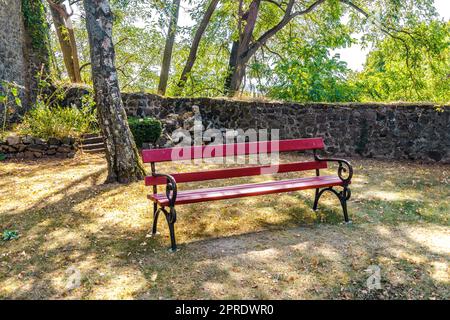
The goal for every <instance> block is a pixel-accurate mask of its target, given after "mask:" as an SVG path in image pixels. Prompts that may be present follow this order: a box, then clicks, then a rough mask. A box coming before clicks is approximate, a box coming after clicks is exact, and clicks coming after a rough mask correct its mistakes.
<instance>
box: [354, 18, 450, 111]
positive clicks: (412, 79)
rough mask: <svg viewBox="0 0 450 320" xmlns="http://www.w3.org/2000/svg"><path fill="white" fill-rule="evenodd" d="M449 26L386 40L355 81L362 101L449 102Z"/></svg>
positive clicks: (434, 26) (436, 23)
mask: <svg viewBox="0 0 450 320" xmlns="http://www.w3.org/2000/svg"><path fill="white" fill-rule="evenodd" d="M449 35H450V22H447V23H444V22H440V21H434V22H432V23H430V24H423V23H421V24H418V25H416V26H415V27H414V28H412V29H409V30H405V31H404V32H403V33H402V34H401V35H399V38H390V37H386V39H384V40H383V41H381V42H380V43H379V44H378V46H377V47H376V49H375V50H373V51H372V52H370V53H369V55H368V58H367V62H366V66H365V68H364V70H363V71H362V72H361V73H360V74H358V75H357V76H356V78H355V79H354V81H355V84H356V85H357V86H358V87H359V88H360V89H361V91H362V99H363V100H372V101H399V100H402V101H432V102H437V103H448V102H450V77H449V75H450V46H449V44H450V36H449Z"/></svg>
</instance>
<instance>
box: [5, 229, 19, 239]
mask: <svg viewBox="0 0 450 320" xmlns="http://www.w3.org/2000/svg"><path fill="white" fill-rule="evenodd" d="M18 238H19V233H18V232H17V230H5V231H3V233H2V240H3V241H10V240H15V239H18Z"/></svg>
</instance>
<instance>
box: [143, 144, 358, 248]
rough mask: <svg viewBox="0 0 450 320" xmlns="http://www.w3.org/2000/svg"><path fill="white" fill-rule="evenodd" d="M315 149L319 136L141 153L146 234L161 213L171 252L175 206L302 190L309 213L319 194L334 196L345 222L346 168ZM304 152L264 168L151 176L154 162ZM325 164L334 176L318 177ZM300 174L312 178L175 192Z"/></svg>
mask: <svg viewBox="0 0 450 320" xmlns="http://www.w3.org/2000/svg"><path fill="white" fill-rule="evenodd" d="M321 149H324V143H323V140H322V138H309V139H294V140H280V141H263V142H248V143H235V144H224V145H214V146H211V145H208V146H192V147H176V148H166V149H151V150H142V159H143V161H144V163H150V164H151V170H152V175H151V176H148V177H146V178H145V185H146V186H153V193H152V194H150V195H148V198H149V199H150V200H152V201H153V203H154V204H153V230H152V234H153V235H155V234H156V231H157V230H156V228H157V222H158V215H159V213H160V212H161V211H162V212H163V213H164V214H165V216H166V220H167V223H168V225H169V231H170V240H171V251H176V248H177V247H176V241H175V229H174V224H175V222H176V220H177V214H176V211H175V206H176V205H182V204H189V203H195V202H204V201H212V200H222V199H232V198H240V197H249V196H258V195H264V194H271V193H280V192H290V191H297V190H304V189H316V193H315V199H314V206H313V209H314V210H317V204H318V201H319V198H320V196H321V195H322V194H323V193H324V192H325V191H331V192H332V193H334V194H335V195H336V196H337V197H338V199H339V201H340V203H341V205H342V210H343V212H344V220H345V222H346V223H348V222H350V221H349V219H348V214H347V200H348V199H349V198H350V189H349V187H348V186H349V184H350V182H351V178H352V175H353V169H352V166H351V165H350V163H349V162H348V161H346V160H343V159H325V158H320V157H319V156H318V155H317V153H316V151H317V150H321ZM306 150H313V152H314V159H313V161H302V162H292V163H283V164H278V165H277V166H275V167H270V166H269V165H259V166H245V167H237V168H227V169H219V170H209V171H198V172H185V173H175V174H172V175H169V174H162V173H157V172H156V168H155V164H156V163H157V162H166V161H175V160H180V159H184V160H186V159H188V160H189V159H191V160H193V159H205V158H219V157H220V158H223V157H229V156H242V155H258V156H259V155H260V154H264V153H267V154H271V153H274V152H290V151H306ZM327 162H337V164H338V165H339V167H338V171H337V175H331V176H329V175H328V176H321V175H320V169H325V168H327ZM274 169H275V170H274ZM305 170H315V175H314V176H312V177H304V178H296V179H287V180H277V181H268V182H262V183H251V184H241V185H231V186H225V187H216V188H207V189H194V190H183V191H177V184H179V183H183V182H194V181H205V180H214V179H228V178H236V177H247V176H255V175H261V174H273V173H283V172H296V171H305ZM158 185H166V191H165V192H164V193H157V186H158ZM334 187H342V190H341V191H337V190H335V189H334Z"/></svg>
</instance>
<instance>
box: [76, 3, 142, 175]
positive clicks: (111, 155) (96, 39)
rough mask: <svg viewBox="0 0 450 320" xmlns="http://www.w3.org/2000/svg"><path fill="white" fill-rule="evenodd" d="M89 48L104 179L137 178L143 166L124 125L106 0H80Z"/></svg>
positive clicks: (111, 24) (131, 137)
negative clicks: (105, 169) (105, 168)
mask: <svg viewBox="0 0 450 320" xmlns="http://www.w3.org/2000/svg"><path fill="white" fill-rule="evenodd" d="M83 2H84V8H85V10H86V27H87V31H88V35H89V45H90V52H91V68H92V79H93V83H94V93H95V102H96V104H97V111H98V118H99V123H100V127H101V129H102V132H103V136H104V137H105V140H106V160H107V161H108V178H107V180H106V182H116V181H117V182H120V183H128V182H131V181H135V180H140V179H142V178H143V177H144V175H145V170H144V167H143V165H142V162H141V160H140V156H139V153H138V150H137V148H136V144H135V142H134V139H133V135H132V134H131V131H130V128H129V127H128V122H127V116H126V114H125V109H124V107H123V103H122V98H121V95H120V90H119V82H118V79H117V71H116V67H115V53H114V45H113V40H112V26H113V17H112V12H111V8H110V6H109V2H108V0H83Z"/></svg>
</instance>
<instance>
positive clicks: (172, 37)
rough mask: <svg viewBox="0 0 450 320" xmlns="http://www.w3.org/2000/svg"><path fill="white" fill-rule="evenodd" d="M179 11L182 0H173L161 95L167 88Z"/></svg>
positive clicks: (162, 72) (160, 89) (162, 70)
mask: <svg viewBox="0 0 450 320" xmlns="http://www.w3.org/2000/svg"><path fill="white" fill-rule="evenodd" d="M179 11H180V0H173V3H172V7H171V8H170V22H169V30H168V33H167V39H166V45H165V47H164V55H163V61H162V66H161V74H160V76H159V84H158V93H159V94H161V95H165V94H166V90H167V82H168V80H169V69H170V62H171V60H172V51H173V44H174V42H175V34H176V32H177V24H178V12H179Z"/></svg>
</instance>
